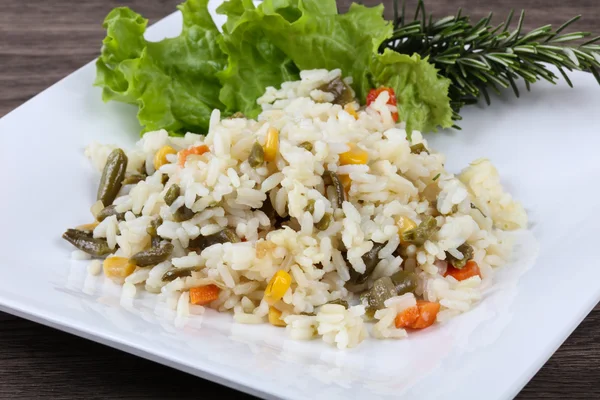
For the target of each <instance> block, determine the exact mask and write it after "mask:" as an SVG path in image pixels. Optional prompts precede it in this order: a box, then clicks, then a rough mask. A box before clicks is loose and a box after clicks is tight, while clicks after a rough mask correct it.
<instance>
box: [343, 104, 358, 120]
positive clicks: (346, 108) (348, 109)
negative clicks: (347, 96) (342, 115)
mask: <svg viewBox="0 0 600 400" xmlns="http://www.w3.org/2000/svg"><path fill="white" fill-rule="evenodd" d="M344 111H346V112H347V113H348V114H350V115H352V116H353V117H354V119H358V114H357V113H356V110H355V109H354V106H353V105H352V104H350V103H349V104H346V105H345V106H344Z"/></svg>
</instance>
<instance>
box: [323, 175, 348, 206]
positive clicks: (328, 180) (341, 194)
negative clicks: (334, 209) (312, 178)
mask: <svg viewBox="0 0 600 400" xmlns="http://www.w3.org/2000/svg"><path fill="white" fill-rule="evenodd" d="M323 181H324V182H325V185H333V188H334V189H335V197H336V204H337V206H338V208H342V205H343V204H344V201H345V200H346V192H345V191H344V185H342V182H341V181H340V178H339V177H338V175H337V174H336V173H335V172H332V171H325V172H324V173H323ZM329 200H331V199H329Z"/></svg>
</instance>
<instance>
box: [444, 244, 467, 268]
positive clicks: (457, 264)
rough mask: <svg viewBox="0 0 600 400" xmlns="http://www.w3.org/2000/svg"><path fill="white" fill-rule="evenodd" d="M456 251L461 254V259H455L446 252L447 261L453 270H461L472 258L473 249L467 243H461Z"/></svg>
mask: <svg viewBox="0 0 600 400" xmlns="http://www.w3.org/2000/svg"><path fill="white" fill-rule="evenodd" d="M456 250H458V251H460V252H461V253H462V254H463V258H461V259H457V258H455V257H454V256H453V255H452V254H450V253H448V252H446V255H447V260H448V262H449V263H450V264H452V266H453V267H454V268H457V269H461V268H463V267H464V266H465V265H466V264H467V261H469V260H470V259H472V258H473V247H471V246H470V245H469V244H467V243H463V244H461V245H460V246H458V248H457V249H456Z"/></svg>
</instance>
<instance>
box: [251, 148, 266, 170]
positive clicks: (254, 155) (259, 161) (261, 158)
mask: <svg viewBox="0 0 600 400" xmlns="http://www.w3.org/2000/svg"><path fill="white" fill-rule="evenodd" d="M264 162H265V151H264V149H263V147H262V146H261V145H260V143H258V142H256V143H254V145H253V146H252V150H250V155H249V156H248V164H250V166H251V167H252V168H258V167H260V166H261V165H263V163H264Z"/></svg>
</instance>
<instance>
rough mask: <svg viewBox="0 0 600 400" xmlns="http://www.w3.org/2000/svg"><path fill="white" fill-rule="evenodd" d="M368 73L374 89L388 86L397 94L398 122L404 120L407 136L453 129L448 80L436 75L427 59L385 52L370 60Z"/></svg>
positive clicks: (435, 70) (434, 69)
mask: <svg viewBox="0 0 600 400" xmlns="http://www.w3.org/2000/svg"><path fill="white" fill-rule="evenodd" d="M370 71H371V74H372V81H373V84H374V86H375V87H379V86H386V87H391V88H392V89H394V91H395V92H396V99H397V101H398V113H399V115H400V120H402V121H406V131H407V132H408V133H409V134H410V133H411V132H412V131H413V130H417V131H421V132H429V131H435V130H436V129H437V127H438V126H442V127H445V128H446V127H450V126H452V124H453V122H452V108H451V107H450V98H449V97H448V87H449V86H450V80H448V79H446V78H444V77H442V76H440V75H438V73H437V72H438V71H437V69H436V68H435V67H434V66H433V65H432V64H430V63H429V62H427V60H426V59H422V58H421V57H420V56H419V55H418V54H413V55H412V56H408V55H406V54H400V53H396V52H394V51H392V50H390V49H386V50H385V51H384V53H383V54H378V55H377V56H375V57H374V58H373V60H372V63H371V66H370Z"/></svg>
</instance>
